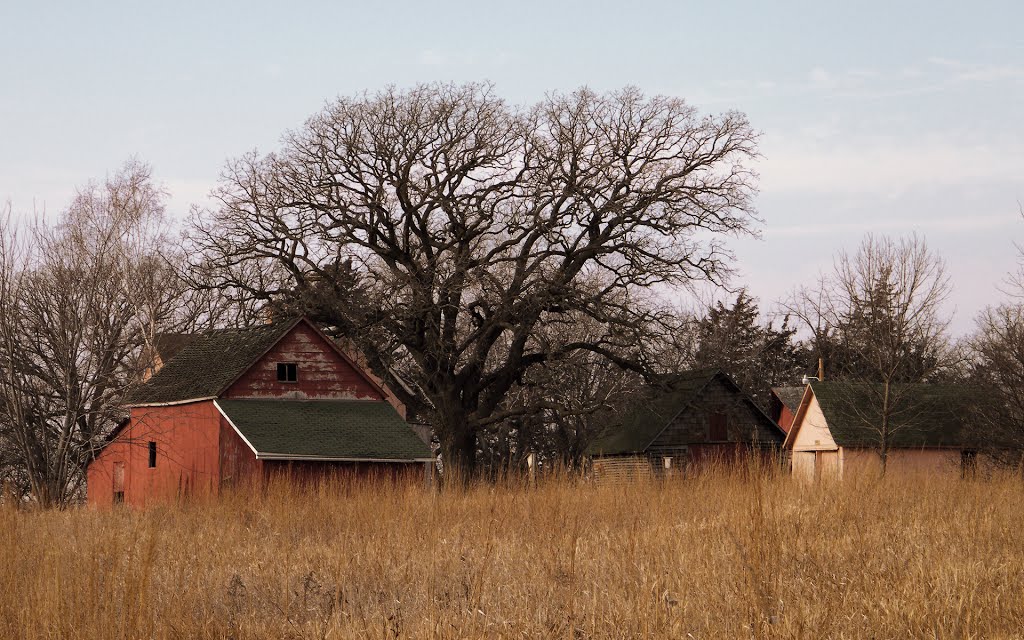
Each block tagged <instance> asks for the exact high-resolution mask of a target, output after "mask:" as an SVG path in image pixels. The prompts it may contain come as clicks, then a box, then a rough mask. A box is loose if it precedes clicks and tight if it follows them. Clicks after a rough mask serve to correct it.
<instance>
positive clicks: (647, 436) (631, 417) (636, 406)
mask: <svg viewBox="0 0 1024 640" xmlns="http://www.w3.org/2000/svg"><path fill="white" fill-rule="evenodd" d="M719 373H720V372H719V371H717V370H714V369H701V370H698V371H690V372H687V373H683V374H679V375H678V376H674V377H673V378H672V379H671V380H670V381H668V382H667V383H666V384H665V386H664V387H662V388H651V389H649V390H648V391H647V392H646V393H644V394H642V396H641V397H640V398H639V399H638V400H636V401H635V402H632V403H630V404H629V405H627V406H626V407H625V408H624V409H623V410H622V411H621V412H619V413H618V414H617V416H616V417H615V419H614V420H613V421H612V422H611V423H610V424H609V425H608V427H607V428H606V429H605V431H604V433H602V434H601V436H599V437H598V438H597V439H595V440H594V442H593V443H591V445H590V446H589V447H588V448H587V454H588V455H609V456H614V455H624V454H630V453H642V452H643V451H645V450H646V449H647V447H649V446H650V445H651V443H652V442H654V439H655V438H657V437H658V434H659V433H661V432H662V430H663V429H664V428H665V427H666V426H667V425H668V423H669V422H670V421H671V420H672V419H673V418H674V417H676V415H678V414H679V412H680V411H682V410H683V409H685V408H686V407H687V406H688V405H689V404H690V403H691V402H693V400H694V399H696V397H697V396H698V394H700V391H701V390H702V389H703V388H704V387H706V386H707V385H708V383H709V382H711V380H712V379H714V377H715V376H716V375H719Z"/></svg>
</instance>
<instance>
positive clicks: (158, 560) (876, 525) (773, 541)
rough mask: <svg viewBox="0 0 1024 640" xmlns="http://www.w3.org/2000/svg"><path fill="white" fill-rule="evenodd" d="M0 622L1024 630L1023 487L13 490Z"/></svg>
mask: <svg viewBox="0 0 1024 640" xmlns="http://www.w3.org/2000/svg"><path fill="white" fill-rule="evenodd" d="M0 637H2V638H12V639H13V638H346V637H359V638H405V637H415V638H430V637H438V638H479V637H504V638H541V637H544V638H546V637H553V638H639V637H657V638H687V637H694V638H761V637H780V638H906V637H915V638H1016V637H1024V484H1022V482H1021V479H1020V477H1019V476H1018V477H1013V476H1006V477H995V478H987V479H976V480H960V479H955V478H946V479H938V478H926V477H917V478H914V477H910V478H887V479H884V480H877V479H874V480H873V479H860V480H849V481H845V482H843V483H839V484H832V485H823V486H817V487H808V486H804V485H801V484H800V483H798V482H795V481H793V480H792V479H790V478H788V477H785V476H782V475H778V474H775V473H771V472H765V473H750V472H729V471H726V470H720V471H717V472H713V473H708V474H704V475H701V476H698V477H692V478H687V479H675V480H672V481H669V482H646V483H643V482H642V483H633V484H629V485H620V486H594V485H591V484H588V483H583V482H573V481H572V480H571V479H560V480H549V481H544V482H541V483H540V484H539V486H536V487H532V488H531V487H524V486H521V485H516V484H515V483H511V482H506V483H501V484H500V485H480V486H474V487H471V488H470V489H468V490H465V491H461V490H460V491H450V492H431V491H429V490H426V489H424V488H422V487H413V486H410V487H395V486H379V485H378V486H374V485H372V484H370V483H364V484H359V483H350V484H345V485H330V486H327V485H324V486H318V487H313V488H306V489H300V488H296V487H290V486H287V485H285V484H277V485H274V486H272V487H270V488H269V489H267V490H266V491H263V492H256V493H255V494H253V493H244V492H239V493H236V494H235V495H230V496H226V497H222V498H221V499H219V500H192V501H190V502H187V503H182V504H175V505H168V506H162V507H153V508H149V509H146V510H140V511H131V510H127V509H116V510H107V511H97V510H92V509H86V508H80V509H72V510H67V511H33V510H23V509H20V510H19V509H15V508H13V507H11V506H10V505H8V506H6V507H2V508H0Z"/></svg>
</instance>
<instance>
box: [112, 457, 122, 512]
mask: <svg viewBox="0 0 1024 640" xmlns="http://www.w3.org/2000/svg"><path fill="white" fill-rule="evenodd" d="M122 502H124V463H123V462H115V463H114V504H120V503H122Z"/></svg>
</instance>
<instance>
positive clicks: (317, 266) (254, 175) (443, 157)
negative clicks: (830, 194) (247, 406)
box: [194, 85, 757, 472]
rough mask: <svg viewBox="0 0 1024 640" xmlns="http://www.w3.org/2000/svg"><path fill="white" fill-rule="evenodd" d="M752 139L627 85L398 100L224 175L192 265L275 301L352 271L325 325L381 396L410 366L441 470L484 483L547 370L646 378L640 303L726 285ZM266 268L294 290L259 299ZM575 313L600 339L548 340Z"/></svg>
mask: <svg viewBox="0 0 1024 640" xmlns="http://www.w3.org/2000/svg"><path fill="white" fill-rule="evenodd" d="M755 142H756V135H755V133H754V132H753V131H752V130H751V128H750V126H749V125H748V123H747V120H746V118H745V117H744V116H743V115H741V114H739V113H734V112H730V113H726V114H723V115H721V116H718V117H713V116H704V115H701V114H699V113H697V111H696V109H694V108H693V107H691V106H689V105H688V104H686V103H685V102H683V101H682V100H678V99H674V98H666V97H654V98H645V97H644V96H642V95H641V94H640V93H639V92H638V91H636V90H633V89H627V90H623V91H619V92H615V93H610V94H603V95H602V94H596V93H594V92H592V91H590V90H586V89H583V90H579V91H577V92H575V93H573V94H571V95H552V96H549V97H548V98H547V99H545V100H544V101H542V102H540V103H538V104H536V105H534V106H532V107H530V108H527V109H517V108H512V107H510V106H508V105H506V104H505V103H504V102H503V101H501V100H500V99H498V98H497V97H496V96H495V95H494V94H493V92H492V89H491V87H489V86H486V85H483V86H482V85H465V86H451V85H430V86H419V87H416V88H414V89H411V90H406V91H398V90H393V89H392V90H386V91H383V92H381V93H378V94H376V95H363V96H358V97H354V98H345V99H339V100H337V101H336V102H333V103H332V104H330V105H328V106H327V107H326V108H325V109H324V110H323V111H322V112H320V113H318V114H316V115H314V116H313V117H312V118H310V119H309V120H308V121H307V122H306V124H305V126H304V127H302V128H301V129H300V130H298V131H295V132H292V133H290V134H288V135H287V136H286V137H285V138H284V140H283V148H282V149H281V150H280V151H279V152H277V153H272V154H269V155H266V156H262V157H261V156H257V155H255V154H251V155H248V156H245V157H243V158H241V159H239V160H236V161H234V162H232V163H230V164H229V165H228V167H227V169H226V171H225V174H224V179H223V182H222V184H221V186H220V188H219V189H218V190H217V192H216V194H215V195H216V197H217V199H218V200H219V208H218V209H217V210H216V211H212V212H209V213H208V214H206V215H202V216H200V217H198V219H197V223H196V228H195V233H194V240H195V248H196V253H197V254H198V255H201V256H202V260H203V262H204V264H205V265H206V266H207V267H209V268H213V269H214V270H215V271H217V272H218V273H219V274H220V280H219V282H218V284H219V285H220V286H227V287H232V288H235V289H237V290H240V291H246V290H247V291H249V293H250V294H251V295H254V296H256V297H259V298H262V299H265V300H270V299H273V298H274V297H276V296H280V295H282V294H284V293H286V291H291V292H293V293H294V292H298V295H299V297H302V295H303V294H304V292H306V291H308V290H310V289H312V288H313V287H314V286H318V287H320V288H321V289H322V290H329V289H330V288H331V287H332V286H333V285H334V284H335V282H336V280H335V277H336V275H337V274H338V272H339V267H340V266H341V265H345V264H350V265H352V269H353V271H354V273H355V277H356V282H355V283H351V286H349V285H346V288H345V289H344V290H341V289H339V290H338V291H336V292H335V293H337V295H338V298H339V299H343V300H346V301H347V302H346V304H334V305H333V306H331V305H321V307H322V308H323V309H329V310H330V313H329V317H324V318H321V319H322V320H326V321H328V323H329V324H331V325H334V326H335V327H336V328H337V330H338V331H340V332H341V333H344V334H345V335H347V336H348V337H349V339H351V340H354V341H355V342H356V343H357V344H358V346H359V347H360V348H361V349H362V350H363V351H364V352H365V354H366V356H367V358H368V360H369V362H370V364H371V366H372V367H373V368H374V370H375V371H376V372H377V373H378V374H379V375H382V376H383V377H384V378H385V379H388V378H389V376H390V374H389V372H390V371H391V364H392V362H393V361H394V360H395V359H401V358H404V359H407V360H408V361H410V362H412V363H413V365H414V374H415V380H414V382H415V384H416V385H417V386H418V388H419V389H420V390H421V391H422V393H423V395H424V396H425V397H426V399H427V404H428V405H429V407H428V409H429V411H430V414H431V416H432V422H433V425H434V428H435V430H436V432H437V434H438V436H439V438H440V441H441V445H442V453H443V458H444V460H445V463H446V465H449V467H454V468H460V469H463V470H465V471H469V472H471V471H472V470H473V468H474V466H475V452H476V437H477V434H478V432H479V431H480V430H481V429H483V428H486V427H487V426H488V425H491V424H495V423H497V422H500V421H503V420H506V419H509V418H511V417H514V416H516V415H523V414H525V413H527V412H529V411H531V410H532V408H530V407H522V406H515V407H510V406H507V404H506V403H504V401H505V398H506V396H507V394H508V393H509V391H510V390H511V389H512V388H513V387H514V386H515V385H516V384H517V382H518V381H520V380H521V379H522V378H523V376H524V375H525V374H526V373H527V372H529V371H530V370H531V369H532V368H533V367H535V366H538V365H541V364H543V363H545V362H548V361H551V360H553V359H559V358H564V357H566V356H567V355H568V354H571V353H573V352H578V351H589V352H591V353H595V354H599V355H602V356H606V357H608V358H611V359H612V360H614V361H616V362H618V363H619V364H620V365H634V366H635V365H636V362H634V359H633V358H629V357H622V356H621V353H622V349H621V347H623V346H627V347H629V346H632V347H636V346H639V345H637V344H636V343H635V342H634V343H633V344H632V345H622V344H621V340H622V339H624V338H625V337H626V336H631V337H630V338H629V339H631V340H635V336H633V334H631V333H630V331H629V329H630V328H631V327H637V326H645V325H647V324H649V321H650V320H651V318H652V317H653V316H655V315H657V313H658V312H657V311H656V310H653V309H652V308H651V307H650V305H648V304H647V303H646V302H645V301H644V295H642V293H643V291H645V290H646V289H648V288H650V287H652V286H654V285H659V284H676V285H678V284H682V285H686V284H688V283H691V282H694V281H697V280H700V281H707V280H710V281H712V282H720V281H721V280H722V279H723V278H724V277H725V276H726V275H727V273H728V271H729V260H728V258H729V254H728V252H727V251H726V250H725V249H724V248H723V245H722V236H723V235H724V234H749V233H753V225H754V223H755V222H756V221H757V219H756V217H755V215H754V210H753V206H752V202H751V198H752V195H753V193H754V180H755V176H754V174H753V173H752V172H751V170H750V169H749V168H748V167H747V164H746V163H747V162H748V161H749V160H751V158H753V157H754V156H755V154H756V149H755ZM252 265H259V266H260V268H261V269H262V268H266V269H275V270H277V271H278V272H282V273H285V274H286V275H287V281H286V282H277V283H274V284H273V285H271V286H269V287H262V286H253V285H252V283H251V282H250V281H248V280H247V278H246V277H244V274H245V273H246V271H247V270H248V272H249V273H250V274H251V272H252V270H253V267H252ZM567 314H580V315H584V316H587V317H588V318H591V319H592V320H593V321H594V322H595V323H596V324H597V325H598V326H600V327H601V328H602V330H601V331H599V332H596V333H594V334H592V335H590V336H587V337H586V338H585V339H579V340H575V339H574V340H570V341H568V342H559V341H549V340H547V339H544V338H542V337H541V336H542V332H541V331H540V329H541V328H542V327H544V326H545V325H547V324H549V323H551V322H554V321H556V320H557V319H558V318H560V317H564V316H566V315H567ZM628 352H629V350H628V349H627V353H628ZM394 386H395V387H396V389H398V388H399V387H401V385H394ZM403 399H405V400H407V401H409V402H411V403H415V402H416V401H417V399H416V398H413V397H407V398H403Z"/></svg>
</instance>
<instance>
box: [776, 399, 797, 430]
mask: <svg viewBox="0 0 1024 640" xmlns="http://www.w3.org/2000/svg"><path fill="white" fill-rule="evenodd" d="M795 417H796V415H794V414H793V412H792V411H790V410H789V407H787V406H786V405H782V409H781V410H780V411H779V419H778V420H777V422H778V425H779V426H780V427H782V430H783V431H785V432H786V433H789V428H790V427H792V426H793V418H795Z"/></svg>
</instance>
